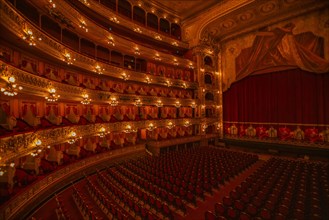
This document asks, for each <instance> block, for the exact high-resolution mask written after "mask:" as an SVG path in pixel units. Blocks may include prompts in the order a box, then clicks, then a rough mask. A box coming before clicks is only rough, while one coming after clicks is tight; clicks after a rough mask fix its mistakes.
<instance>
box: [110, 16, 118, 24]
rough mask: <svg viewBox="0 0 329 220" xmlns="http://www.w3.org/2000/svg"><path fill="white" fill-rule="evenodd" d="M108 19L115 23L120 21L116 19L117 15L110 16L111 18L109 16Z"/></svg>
mask: <svg viewBox="0 0 329 220" xmlns="http://www.w3.org/2000/svg"><path fill="white" fill-rule="evenodd" d="M110 21H112V22H114V23H117V24H119V23H120V21H119V20H118V19H117V17H112V18H110Z"/></svg>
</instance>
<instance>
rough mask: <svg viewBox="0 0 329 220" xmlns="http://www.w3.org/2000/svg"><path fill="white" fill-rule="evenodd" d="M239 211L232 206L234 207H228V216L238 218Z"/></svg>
mask: <svg viewBox="0 0 329 220" xmlns="http://www.w3.org/2000/svg"><path fill="white" fill-rule="evenodd" d="M237 216H238V215H237V212H236V211H235V210H234V208H232V207H229V208H228V209H227V217H228V218H229V219H236V218H237Z"/></svg>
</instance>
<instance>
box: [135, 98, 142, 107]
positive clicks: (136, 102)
mask: <svg viewBox="0 0 329 220" xmlns="http://www.w3.org/2000/svg"><path fill="white" fill-rule="evenodd" d="M134 105H135V106H137V107H141V106H142V105H143V103H142V102H141V100H140V99H136V101H135V104H134Z"/></svg>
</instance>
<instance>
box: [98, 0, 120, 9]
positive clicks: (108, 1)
mask: <svg viewBox="0 0 329 220" xmlns="http://www.w3.org/2000/svg"><path fill="white" fill-rule="evenodd" d="M100 3H101V4H102V5H104V6H105V7H107V8H109V9H111V10H113V11H116V0H100Z"/></svg>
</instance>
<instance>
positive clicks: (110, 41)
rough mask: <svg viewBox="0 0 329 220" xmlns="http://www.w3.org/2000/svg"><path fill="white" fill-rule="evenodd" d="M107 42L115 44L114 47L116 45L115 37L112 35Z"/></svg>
mask: <svg viewBox="0 0 329 220" xmlns="http://www.w3.org/2000/svg"><path fill="white" fill-rule="evenodd" d="M107 43H108V44H109V45H111V46H113V47H114V46H115V43H114V39H113V37H112V36H110V37H109V40H108V41H107Z"/></svg>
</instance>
